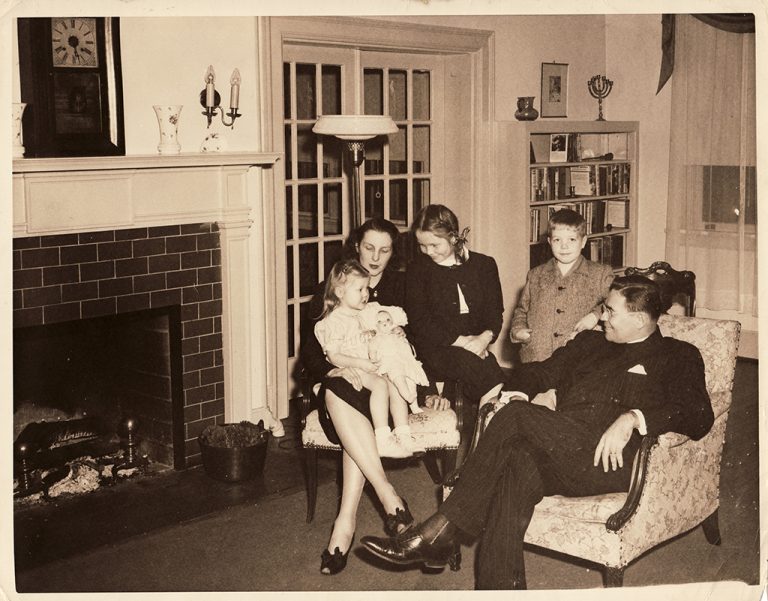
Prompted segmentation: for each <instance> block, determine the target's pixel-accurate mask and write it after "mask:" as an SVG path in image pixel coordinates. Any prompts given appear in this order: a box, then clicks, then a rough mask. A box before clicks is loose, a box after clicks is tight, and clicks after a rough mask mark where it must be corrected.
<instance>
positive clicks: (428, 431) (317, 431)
mask: <svg viewBox="0 0 768 601" xmlns="http://www.w3.org/2000/svg"><path fill="white" fill-rule="evenodd" d="M450 385H452V388H453V390H452V392H451V394H450V395H448V391H447V390H445V389H443V394H445V395H446V396H450V398H451V400H452V407H453V408H452V409H447V410H445V411H436V410H434V409H430V408H428V407H422V409H423V412H422V413H417V414H410V415H409V417H408V424H409V425H410V427H411V433H412V434H413V436H414V438H416V439H417V441H418V442H420V443H421V444H422V445H423V446H424V448H425V449H426V450H427V452H426V453H425V454H424V455H423V456H422V461H423V462H424V466H425V467H426V468H427V471H428V472H429V476H430V478H432V481H433V482H434V483H435V484H440V483H442V481H443V479H444V478H445V476H446V474H449V473H450V472H451V471H452V470H453V469H454V467H455V466H456V455H457V452H458V449H459V444H460V442H461V428H462V412H463V411H462V406H463V395H462V391H461V385H460V383H459V382H452V383H450ZM302 388H303V390H302V400H301V407H302V409H301V428H302V429H301V442H302V445H303V447H304V461H305V468H306V483H307V523H309V522H311V521H312V519H313V518H314V516H315V505H316V503H317V453H318V451H335V452H341V450H342V448H341V446H340V445H337V444H334V443H332V442H331V441H330V440H328V437H327V436H326V435H325V433H324V432H323V429H322V427H321V426H320V419H319V416H318V413H317V409H313V408H312V398H313V396H314V395H315V394H316V393H317V392H318V390H319V388H320V385H319V384H314V385H313V384H312V383H311V382H310V381H309V380H308V379H306V380H305V381H304V382H303V385H302ZM438 458H441V459H442V465H443V469H442V472H441V470H440V469H439V467H438V461H437V460H438ZM392 461H397V460H395V459H393V460H392Z"/></svg>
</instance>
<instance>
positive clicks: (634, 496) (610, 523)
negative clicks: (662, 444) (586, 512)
mask: <svg viewBox="0 0 768 601" xmlns="http://www.w3.org/2000/svg"><path fill="white" fill-rule="evenodd" d="M658 442H659V438H658V437H657V436H643V440H642V441H641V442H640V448H639V449H638V451H637V454H636V455H635V460H634V463H633V465H632V481H631V483H630V485H629V492H628V493H627V500H626V501H625V502H624V506H623V507H622V508H621V509H619V510H618V511H617V512H616V513H614V514H613V515H612V516H611V517H609V518H608V520H607V521H606V523H605V527H606V528H608V530H612V531H613V532H616V531H617V530H618V529H619V528H621V527H622V526H623V525H624V524H626V523H627V520H629V518H630V517H632V514H634V513H635V510H636V509H637V506H638V504H639V503H640V497H641V495H642V494H643V487H644V486H645V477H646V474H647V473H648V459H649V458H650V456H651V450H652V449H653V447H654V446H656V445H657V444H658Z"/></svg>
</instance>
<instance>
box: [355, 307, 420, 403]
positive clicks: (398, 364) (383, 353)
mask: <svg viewBox="0 0 768 601" xmlns="http://www.w3.org/2000/svg"><path fill="white" fill-rule="evenodd" d="M393 313H394V314H395V316H396V318H397V321H398V323H395V320H394V319H393V318H392V314H393ZM406 323H407V317H406V315H405V311H403V310H402V309H401V308H400V307H381V308H379V309H378V311H377V313H376V330H375V331H376V335H375V336H374V337H373V338H371V340H370V341H369V342H368V356H369V357H370V359H371V361H373V362H375V363H376V364H377V365H378V370H377V371H378V373H379V374H380V375H382V376H386V377H387V378H389V380H390V381H391V382H392V383H393V384H394V385H395V387H396V388H397V391H398V392H399V393H400V396H401V397H403V399H405V401H406V402H407V403H408V406H409V407H410V408H411V411H412V412H413V413H421V412H422V410H421V408H420V407H419V405H418V402H417V401H416V385H417V384H421V385H422V386H426V385H428V384H429V380H428V379H427V374H425V373H424V369H423V368H422V366H421V362H420V361H418V360H417V359H416V357H415V356H414V354H413V348H412V347H411V345H410V344H409V343H408V340H407V339H406V337H405V336H404V335H402V334H401V333H398V332H397V328H398V326H400V325H405V324H406Z"/></svg>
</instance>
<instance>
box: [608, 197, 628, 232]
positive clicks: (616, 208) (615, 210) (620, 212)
mask: <svg viewBox="0 0 768 601" xmlns="http://www.w3.org/2000/svg"><path fill="white" fill-rule="evenodd" d="M605 205H606V206H605V224H606V225H608V224H610V225H611V227H614V228H617V227H620V228H625V227H627V203H626V202H625V201H623V200H608V201H606V202H605Z"/></svg>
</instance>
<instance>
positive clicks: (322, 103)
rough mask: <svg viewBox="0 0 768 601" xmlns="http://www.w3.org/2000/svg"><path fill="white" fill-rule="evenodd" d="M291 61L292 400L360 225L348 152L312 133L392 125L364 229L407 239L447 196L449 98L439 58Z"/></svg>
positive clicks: (365, 188) (382, 139)
mask: <svg viewBox="0 0 768 601" xmlns="http://www.w3.org/2000/svg"><path fill="white" fill-rule="evenodd" d="M283 60H284V62H283V136H284V139H283V142H284V148H285V163H284V169H285V269H286V272H285V277H286V298H285V299H284V302H285V307H286V310H287V314H286V325H287V327H286V328H285V330H284V331H285V335H286V337H287V341H286V342H287V345H286V346H285V348H286V349H287V357H286V359H287V362H288V373H289V374H294V377H293V378H289V384H288V388H289V389H288V396H289V398H290V397H291V396H293V395H294V394H295V391H296V384H297V382H296V378H295V374H296V365H295V363H296V359H297V356H298V353H299V348H300V343H301V340H302V338H303V336H306V335H312V333H311V331H309V330H308V329H309V328H311V324H312V317H313V316H310V315H309V314H308V306H309V301H310V299H311V298H312V295H313V294H314V292H315V290H316V289H317V284H318V282H321V281H322V280H324V279H325V276H326V274H327V273H328V271H329V270H330V268H331V266H332V265H333V263H334V262H336V261H337V260H338V259H339V258H340V257H341V255H342V247H343V243H344V239H345V238H346V236H347V235H348V233H349V228H350V223H351V211H350V206H349V199H350V197H351V190H350V186H351V181H352V172H351V169H352V165H351V161H350V157H349V155H348V153H347V152H346V147H345V144H344V143H342V142H341V141H339V140H337V139H335V138H332V137H328V136H317V135H315V134H314V133H313V132H312V126H313V125H314V123H315V121H316V120H317V118H318V116H320V115H323V114H325V115H333V114H350V113H358V114H370V115H384V114H388V115H390V116H391V117H392V119H393V120H394V121H395V123H396V124H397V126H398V131H397V133H395V134H392V135H391V136H379V137H377V138H374V139H372V140H368V141H367V142H366V145H365V156H366V160H365V163H364V166H363V170H362V177H361V180H362V182H361V187H362V193H363V196H362V197H363V199H364V201H363V205H364V206H363V208H362V219H363V220H365V219H368V218H370V217H374V216H379V217H384V218H386V219H389V220H391V221H392V222H393V223H395V224H396V225H397V226H398V227H399V228H400V229H401V230H402V231H405V230H407V228H408V226H409V225H410V223H411V221H412V220H413V216H414V215H415V213H416V212H418V210H419V209H420V208H421V207H423V206H424V205H426V204H429V203H430V202H431V200H432V198H440V197H441V196H442V194H443V190H442V187H443V180H444V177H443V173H444V169H445V167H444V156H443V155H444V152H443V137H444V132H443V123H444V119H443V94H444V93H443V59H442V57H440V56H434V55H428V54H403V53H397V52H372V51H363V50H359V49H352V48H332V47H321V46H310V45H303V44H302V45H299V44H296V45H292V44H286V45H284V46H283ZM404 238H405V237H404ZM401 250H405V249H404V248H403V249H401ZM281 346H282V345H281Z"/></svg>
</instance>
